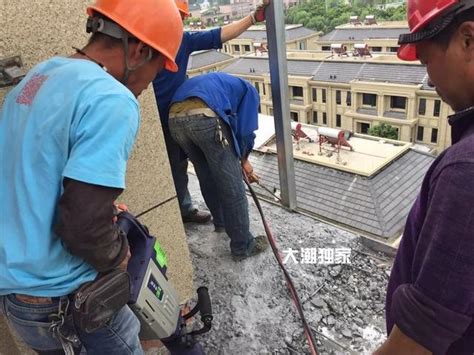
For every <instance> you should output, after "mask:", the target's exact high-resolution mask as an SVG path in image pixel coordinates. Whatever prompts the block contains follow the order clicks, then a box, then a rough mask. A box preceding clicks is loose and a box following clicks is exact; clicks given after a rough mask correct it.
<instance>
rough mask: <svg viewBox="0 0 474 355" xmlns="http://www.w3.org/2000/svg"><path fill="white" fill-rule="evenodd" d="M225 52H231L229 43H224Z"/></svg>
mask: <svg viewBox="0 0 474 355" xmlns="http://www.w3.org/2000/svg"><path fill="white" fill-rule="evenodd" d="M224 52H226V53H227V52H229V48H228V47H227V44H224Z"/></svg>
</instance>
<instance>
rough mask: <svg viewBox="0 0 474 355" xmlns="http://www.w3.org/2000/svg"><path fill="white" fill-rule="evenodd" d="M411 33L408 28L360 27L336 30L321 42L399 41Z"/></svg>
mask: <svg viewBox="0 0 474 355" xmlns="http://www.w3.org/2000/svg"><path fill="white" fill-rule="evenodd" d="M407 32H409V30H408V28H368V27H359V28H343V29H335V30H333V31H331V32H329V33H328V34H326V35H324V36H322V37H321V38H320V41H327V42H331V41H334V42H341V41H351V42H354V41H355V42H358V41H364V40H367V39H372V38H374V39H376V38H377V39H380V38H383V39H397V40H398V37H399V36H400V34H402V33H407Z"/></svg>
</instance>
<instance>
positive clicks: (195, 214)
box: [182, 209, 212, 224]
mask: <svg viewBox="0 0 474 355" xmlns="http://www.w3.org/2000/svg"><path fill="white" fill-rule="evenodd" d="M211 217H212V216H211V214H210V213H209V212H207V211H200V210H198V209H195V210H193V211H192V212H191V213H190V214H188V215H187V216H183V217H182V218H183V223H199V224H204V223H207V222H209V221H210V220H211Z"/></svg>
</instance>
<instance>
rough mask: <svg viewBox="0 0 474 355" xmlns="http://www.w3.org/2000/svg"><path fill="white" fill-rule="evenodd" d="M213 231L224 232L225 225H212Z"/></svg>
mask: <svg viewBox="0 0 474 355" xmlns="http://www.w3.org/2000/svg"><path fill="white" fill-rule="evenodd" d="M214 232H216V233H225V227H224V226H214Z"/></svg>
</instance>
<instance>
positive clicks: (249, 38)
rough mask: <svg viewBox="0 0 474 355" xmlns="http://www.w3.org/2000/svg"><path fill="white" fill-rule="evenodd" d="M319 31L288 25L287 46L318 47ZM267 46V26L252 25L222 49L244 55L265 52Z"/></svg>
mask: <svg viewBox="0 0 474 355" xmlns="http://www.w3.org/2000/svg"><path fill="white" fill-rule="evenodd" d="M318 36H319V34H318V32H315V31H313V30H310V29H308V28H306V27H304V26H303V25H286V48H287V49H288V50H307V49H316V42H315V40H316V38H317V37H318ZM266 48H267V32H266V29H265V26H261V25H259V26H252V27H250V28H249V29H248V30H247V31H245V32H244V33H242V34H241V35H240V36H239V37H237V38H235V39H232V40H230V41H228V42H226V43H224V45H223V47H222V50H223V51H224V53H227V54H231V55H236V56H239V55H243V54H248V53H255V52H257V51H261V52H265V51H266Z"/></svg>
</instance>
